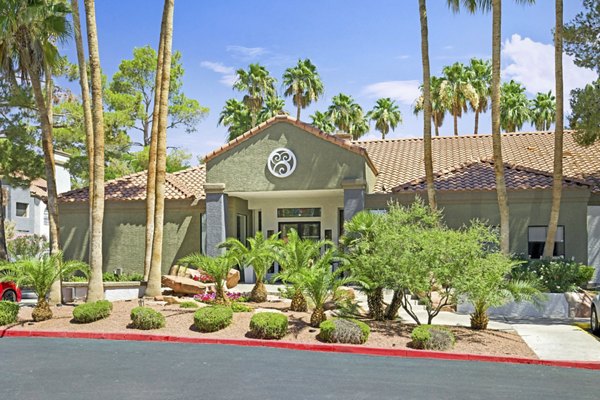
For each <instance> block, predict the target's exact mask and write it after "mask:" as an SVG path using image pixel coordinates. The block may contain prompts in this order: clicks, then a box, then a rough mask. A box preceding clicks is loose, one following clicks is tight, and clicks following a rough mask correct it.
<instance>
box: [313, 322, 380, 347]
mask: <svg viewBox="0 0 600 400" xmlns="http://www.w3.org/2000/svg"><path fill="white" fill-rule="evenodd" d="M319 328H320V330H321V331H320V332H319V339H320V340H322V341H324V342H327V343H346V344H363V343H365V342H366V341H367V339H368V338H369V334H370V333H371V329H370V328H369V325H367V324H365V323H364V322H362V321H357V320H355V319H345V318H333V319H329V320H326V321H323V322H321V325H320V326H319Z"/></svg>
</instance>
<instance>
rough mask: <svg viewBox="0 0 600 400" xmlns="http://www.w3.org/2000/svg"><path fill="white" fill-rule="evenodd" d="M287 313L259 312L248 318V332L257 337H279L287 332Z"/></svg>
mask: <svg viewBox="0 0 600 400" xmlns="http://www.w3.org/2000/svg"><path fill="white" fill-rule="evenodd" d="M287 330H288V317H287V315H284V314H280V313H273V312H259V313H256V314H254V315H253V316H252V319H251V320H250V334H251V335H252V336H253V337H255V338H259V339H281V338H282V337H284V336H285V335H286V334H287Z"/></svg>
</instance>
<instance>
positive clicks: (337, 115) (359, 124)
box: [327, 93, 369, 140]
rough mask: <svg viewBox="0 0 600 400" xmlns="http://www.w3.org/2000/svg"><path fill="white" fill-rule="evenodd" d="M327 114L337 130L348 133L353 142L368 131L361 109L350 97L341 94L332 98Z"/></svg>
mask: <svg viewBox="0 0 600 400" xmlns="http://www.w3.org/2000/svg"><path fill="white" fill-rule="evenodd" d="M327 114H328V116H329V119H330V120H331V121H332V123H333V125H334V126H335V127H336V128H337V129H339V130H341V131H343V132H346V133H349V134H350V135H352V138H353V139H355V140H356V139H358V138H359V137H361V136H363V135H364V134H365V133H367V132H368V131H369V125H368V123H367V121H366V119H365V116H364V113H363V109H362V107H361V106H360V105H358V104H357V103H356V102H355V101H354V99H353V98H352V96H348V95H346V94H343V93H340V94H338V95H337V96H333V98H332V99H331V105H330V106H329V108H328V109H327Z"/></svg>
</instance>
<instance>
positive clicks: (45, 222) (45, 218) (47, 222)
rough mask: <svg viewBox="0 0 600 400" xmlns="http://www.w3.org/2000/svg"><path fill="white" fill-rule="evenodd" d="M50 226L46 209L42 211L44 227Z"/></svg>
mask: <svg viewBox="0 0 600 400" xmlns="http://www.w3.org/2000/svg"><path fill="white" fill-rule="evenodd" d="M49 224H50V218H49V217H48V209H47V208H46V209H45V210H44V225H49Z"/></svg>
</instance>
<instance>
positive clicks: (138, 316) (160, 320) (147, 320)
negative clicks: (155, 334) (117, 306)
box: [131, 307, 166, 331]
mask: <svg viewBox="0 0 600 400" xmlns="http://www.w3.org/2000/svg"><path fill="white" fill-rule="evenodd" d="M165 323H166V321H165V316H164V315H162V314H161V313H160V312H158V311H155V310H153V309H152V308H150V307H136V308H134V309H133V310H131V326H132V327H133V328H135V329H142V330H145V331H147V330H150V329H159V328H164V327H165Z"/></svg>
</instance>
